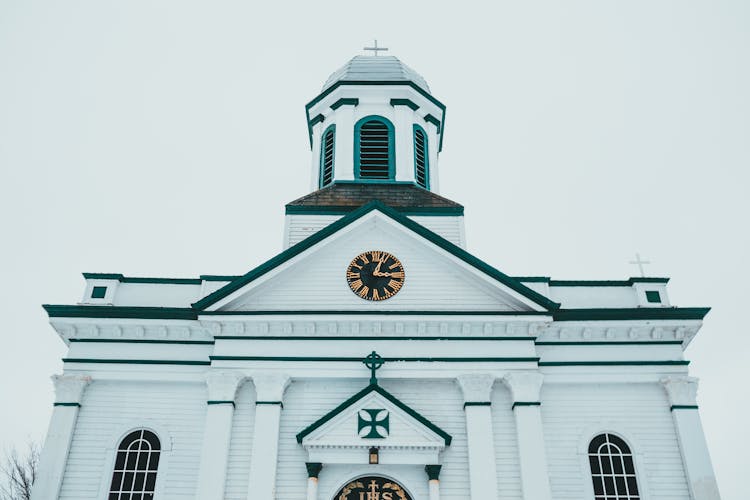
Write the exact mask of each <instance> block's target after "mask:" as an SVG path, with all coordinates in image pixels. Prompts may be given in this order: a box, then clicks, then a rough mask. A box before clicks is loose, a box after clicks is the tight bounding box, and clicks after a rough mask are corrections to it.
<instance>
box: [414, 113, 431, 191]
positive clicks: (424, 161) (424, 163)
mask: <svg viewBox="0 0 750 500" xmlns="http://www.w3.org/2000/svg"><path fill="white" fill-rule="evenodd" d="M414 177H415V179H416V181H417V184H418V185H420V186H422V187H423V188H425V189H430V165H429V159H428V157H427V134H426V133H425V131H424V129H423V128H422V127H420V126H419V125H414Z"/></svg>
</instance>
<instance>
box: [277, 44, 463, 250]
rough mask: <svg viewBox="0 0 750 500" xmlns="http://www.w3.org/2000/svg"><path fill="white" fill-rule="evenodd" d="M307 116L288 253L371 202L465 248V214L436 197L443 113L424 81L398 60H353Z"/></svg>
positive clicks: (288, 228)
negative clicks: (306, 183)
mask: <svg viewBox="0 0 750 500" xmlns="http://www.w3.org/2000/svg"><path fill="white" fill-rule="evenodd" d="M378 50H382V49H381V48H380V47H378ZM305 110H306V112H307V123H308V130H309V133H310V146H311V149H312V161H311V169H310V179H311V183H310V184H311V185H310V189H311V191H312V192H311V193H310V194H308V195H306V196H303V197H301V198H298V199H296V200H294V201H292V202H290V203H288V204H287V205H286V227H285V230H284V246H285V247H290V246H292V245H294V244H296V243H299V242H300V241H302V240H303V239H305V238H307V237H309V236H311V235H312V234H314V233H316V232H317V231H319V230H321V229H323V228H324V227H326V226H328V225H329V224H331V223H332V222H334V221H336V220H337V219H339V218H341V217H343V216H344V215H346V214H348V213H350V212H352V211H354V210H356V209H357V208H359V207H361V206H363V205H366V204H368V203H370V202H373V201H378V202H380V203H382V204H384V205H387V206H388V207H390V208H393V209H395V210H397V211H398V212H400V213H401V214H403V215H406V216H407V217H409V218H411V219H412V220H414V221H416V222H418V223H419V224H421V225H423V226H425V227H427V228H428V229H430V230H431V231H434V232H436V233H438V234H440V235H441V236H443V237H444V238H446V239H448V240H449V241H451V242H453V243H455V244H456V245H459V246H464V244H465V241H464V225H463V213H464V207H463V206H461V205H459V204H458V203H456V202H454V201H451V200H448V199H446V198H443V197H442V196H439V195H438V194H437V193H438V188H439V183H438V180H439V179H438V154H439V152H440V149H441V145H442V141H443V128H444V122H445V106H444V105H443V104H442V103H441V102H440V101H438V100H437V99H435V98H434V97H433V96H432V94H431V93H430V87H429V86H428V85H427V82H426V81H425V79H424V78H422V76H421V75H419V74H418V73H417V72H416V71H414V70H413V69H411V68H410V67H408V66H407V65H405V64H404V63H402V62H401V61H399V60H398V59H397V58H395V57H391V56H357V57H354V58H353V59H351V60H350V61H349V62H347V63H346V64H345V65H344V66H343V67H341V68H340V69H339V70H337V71H335V72H334V73H333V74H332V75H331V76H330V77H329V78H328V80H327V81H326V82H325V84H324V85H323V89H322V90H321V92H320V94H318V96H317V97H315V99H313V100H312V101H310V102H309V103H308V104H307V106H306V107H305Z"/></svg>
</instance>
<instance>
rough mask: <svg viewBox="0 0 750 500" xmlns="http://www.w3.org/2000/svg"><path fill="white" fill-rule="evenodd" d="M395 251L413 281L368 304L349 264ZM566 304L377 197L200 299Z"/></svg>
mask: <svg viewBox="0 0 750 500" xmlns="http://www.w3.org/2000/svg"><path fill="white" fill-rule="evenodd" d="M369 250H380V251H384V252H389V253H391V254H393V255H395V256H397V257H398V258H399V260H400V261H401V262H402V263H403V266H404V270H405V273H406V279H405V282H404V285H403V287H402V288H401V290H400V291H399V292H398V293H397V294H395V295H394V296H393V297H391V298H389V299H387V300H383V301H379V302H373V301H367V300H363V299H362V298H360V297H358V296H356V295H355V294H354V293H352V291H351V290H350V288H349V286H348V284H347V282H346V279H345V275H346V268H347V266H348V264H349V262H351V260H352V259H353V258H354V257H355V256H357V255H359V254H360V253H362V252H365V251H369ZM558 306H559V305H558V304H556V303H554V302H552V301H551V300H549V299H548V298H546V297H544V296H542V295H540V294H539V293H537V292H535V291H533V290H531V289H530V288H528V287H526V286H525V285H523V284H522V283H520V282H519V281H517V280H515V279H513V278H511V277H509V276H507V275H505V274H503V273H501V272H500V271H498V270H497V269H495V268H493V267H491V266H489V265H488V264H486V263H484V262H482V261H481V260H479V259H477V258H476V257H474V256H472V255H471V254H469V253H468V252H466V251H465V250H463V249H461V248H459V247H457V246H456V245H454V244H452V243H450V242H449V241H447V240H445V239H444V238H442V237H440V236H438V235H437V234H435V233H433V232H431V231H429V230H428V229H426V228H425V227H423V226H421V225H419V224H417V223H416V222H414V221H412V220H411V219H409V218H408V217H406V216H404V215H402V214H400V213H398V212H397V211H395V210H393V209H390V208H388V207H386V206H384V205H382V204H380V203H378V202H373V203H370V204H368V205H366V206H364V207H362V208H360V209H358V210H356V211H355V212H352V213H351V214H349V215H347V216H345V217H343V218H342V219H340V220H338V221H336V222H335V223H333V224H331V225H330V226H328V227H326V228H324V229H323V230H321V231H319V232H318V233H316V234H314V235H313V236H310V237H309V238H307V239H306V240H303V241H302V242H300V243H298V244H297V245H294V246H293V247H291V248H289V249H287V250H286V251H284V252H282V253H281V254H279V255H277V256H276V257H274V258H273V259H271V260H269V261H268V262H266V263H264V264H262V265H261V266H259V267H258V268H256V269H254V270H252V271H250V272H249V273H247V274H246V275H244V276H241V277H240V278H238V279H236V280H234V281H232V282H231V283H229V284H227V285H226V286H224V287H223V288H221V289H219V290H217V291H216V292H214V293H212V294H210V295H208V296H207V297H205V298H203V299H201V300H200V301H198V302H196V303H195V304H194V305H193V307H195V308H196V309H199V310H205V311H227V312H242V311H265V310H289V311H292V310H293V311H304V310H310V311H321V310H323V311H361V310H373V311H389V310H393V311H451V310H460V311H495V312H497V311H501V312H521V313H523V312H545V311H549V310H552V309H556V308H557V307H558Z"/></svg>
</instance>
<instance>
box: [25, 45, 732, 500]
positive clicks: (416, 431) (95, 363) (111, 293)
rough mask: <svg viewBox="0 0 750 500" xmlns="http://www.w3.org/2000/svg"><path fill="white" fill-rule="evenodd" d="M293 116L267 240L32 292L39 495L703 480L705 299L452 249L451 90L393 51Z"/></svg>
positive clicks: (520, 492)
mask: <svg viewBox="0 0 750 500" xmlns="http://www.w3.org/2000/svg"><path fill="white" fill-rule="evenodd" d="M306 111H307V119H308V125H309V137H310V144H311V149H312V162H311V179H312V183H311V193H310V194H308V195H307V196H304V197H302V198H299V199H297V200H295V201H292V202H291V203H289V204H287V205H286V224H285V228H284V235H285V239H284V248H283V249H282V251H281V253H279V254H278V255H276V256H275V257H273V258H272V259H270V260H269V261H267V262H265V263H263V264H261V265H260V266H258V267H256V268H255V269H252V270H250V271H248V272H246V273H245V274H242V275H237V276H214V275H203V276H200V277H199V278H185V279H175V278H143V277H129V276H123V275H121V274H103V273H85V274H84V277H85V282H86V285H85V289H84V294H83V299H82V301H81V302H80V303H77V304H74V305H45V306H44V307H45V309H46V311H47V313H48V315H49V318H50V323H51V325H52V327H53V328H54V330H55V331H56V332H57V334H58V335H59V336H60V338H61V339H62V341H63V342H65V344H66V346H67V347H68V352H67V354H66V356H65V358H64V359H63V361H64V369H63V373H62V374H61V375H56V376H54V377H53V381H54V385H55V402H54V409H53V414H52V418H51V422H50V426H49V430H48V434H47V438H46V442H45V445H44V449H43V452H42V456H41V463H40V470H39V474H38V477H37V481H36V483H35V485H34V492H33V499H34V500H52V499H65V500H151V499H156V500H193V499H196V500H305V499H306V500H438V499H443V500H459V499H461V500H464V499H472V500H552V499H554V500H582V499H583V500H589V499H590V500H717V499H718V498H719V493H718V488H717V485H716V481H715V478H714V473H713V470H712V465H711V460H710V458H709V454H708V449H707V446H706V441H705V438H704V434H703V430H702V427H701V422H700V417H699V410H698V406H697V404H696V391H697V380H696V379H695V378H692V377H691V376H690V375H689V373H688V363H689V361H688V360H686V359H685V357H684V351H685V349H686V347H687V346H688V345H689V343H690V342H691V341H692V339H693V338H694V337H695V335H696V334H697V333H698V331H699V329H700V327H701V325H702V321H703V318H704V316H705V315H706V314H707V313H708V308H694V307H689V308H686V307H677V306H674V305H672V304H671V303H670V300H669V295H668V289H667V285H668V281H669V280H668V279H667V278H646V277H641V278H630V279H628V280H623V281H560V280H554V279H550V278H548V277H541V276H528V277H511V276H508V275H506V274H504V273H503V272H501V271H500V270H498V269H496V268H495V267H493V266H492V265H490V264H489V263H486V262H484V261H482V260H480V259H478V258H477V257H475V256H473V255H472V254H471V253H469V251H468V250H467V249H466V242H465V237H464V230H463V228H464V217H463V206H461V205H460V204H458V203H455V202H453V201H450V200H448V199H446V198H443V197H441V196H440V195H439V194H438V192H439V182H438V181H439V178H438V156H439V152H440V149H441V146H442V142H443V130H444V122H445V106H444V105H443V104H442V103H441V102H440V101H439V100H437V99H436V98H435V97H434V96H433V95H432V94H431V93H430V89H429V87H428V85H427V83H426V82H425V80H424V79H423V78H422V77H421V76H420V75H419V74H417V73H416V72H414V71H413V70H412V69H410V68H409V67H407V66H406V65H404V64H403V63H401V62H400V61H399V60H398V59H396V58H394V57H384V56H358V57H355V58H354V59H352V60H351V61H350V62H349V63H347V64H346V65H345V66H344V67H343V68H341V69H340V70H339V71H337V72H335V73H334V74H333V75H332V76H331V78H330V79H329V80H328V81H327V82H326V84H325V86H324V88H323V90H322V92H321V93H320V94H319V95H318V96H317V97H316V98H315V99H313V100H312V101H311V102H310V103H309V104H308V105H307V106H306ZM242 271H243V272H244V271H246V270H242Z"/></svg>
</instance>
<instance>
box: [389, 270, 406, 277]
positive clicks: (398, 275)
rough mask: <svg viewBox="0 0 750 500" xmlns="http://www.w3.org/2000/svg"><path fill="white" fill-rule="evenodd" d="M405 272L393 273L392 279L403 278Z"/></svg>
mask: <svg viewBox="0 0 750 500" xmlns="http://www.w3.org/2000/svg"><path fill="white" fill-rule="evenodd" d="M403 277H404V272H403V271H395V272H392V273H391V278H403Z"/></svg>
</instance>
